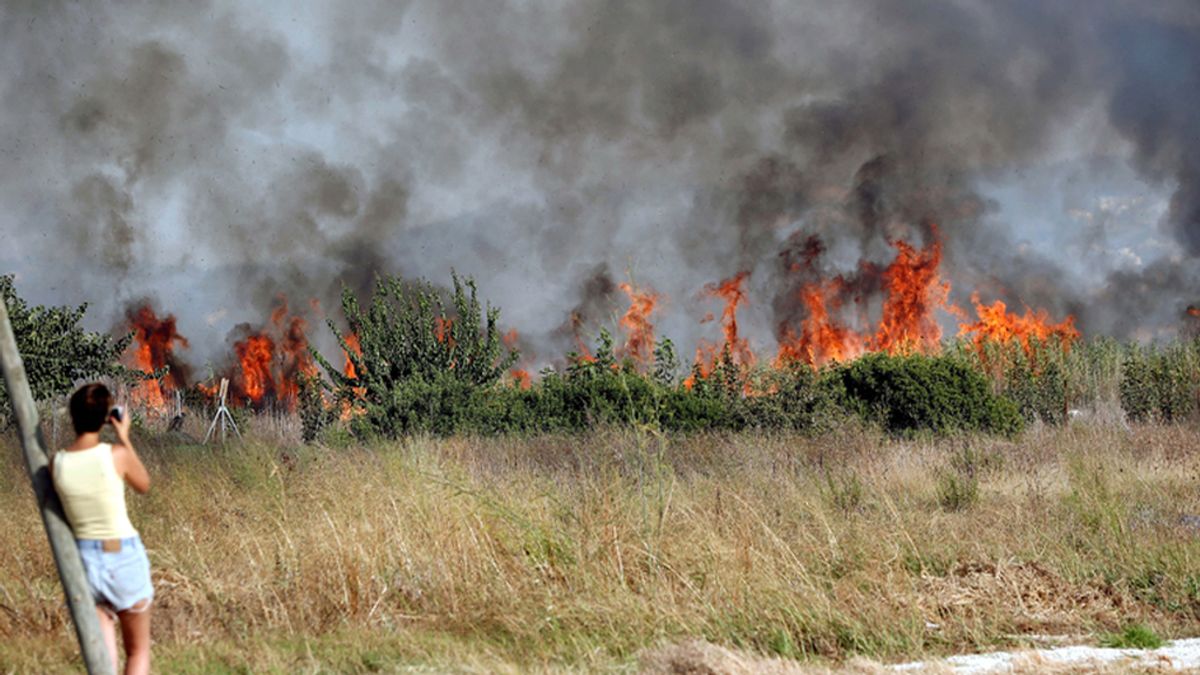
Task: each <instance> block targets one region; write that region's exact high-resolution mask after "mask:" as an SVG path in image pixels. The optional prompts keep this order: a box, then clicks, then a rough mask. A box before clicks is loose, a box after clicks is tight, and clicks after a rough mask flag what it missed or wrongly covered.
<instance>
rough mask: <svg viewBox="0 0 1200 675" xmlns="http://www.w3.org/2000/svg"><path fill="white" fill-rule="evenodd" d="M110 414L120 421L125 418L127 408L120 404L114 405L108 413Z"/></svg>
mask: <svg viewBox="0 0 1200 675" xmlns="http://www.w3.org/2000/svg"><path fill="white" fill-rule="evenodd" d="M108 416H109V417H111V418H112V419H113V420H115V421H117V422H120V421H121V420H122V419H124V418H125V408H123V407H121V406H119V405H116V406H113V409H112V410H111V411H110V412H109V413H108Z"/></svg>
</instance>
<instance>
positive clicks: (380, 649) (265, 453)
mask: <svg viewBox="0 0 1200 675" xmlns="http://www.w3.org/2000/svg"><path fill="white" fill-rule="evenodd" d="M257 435H258V437H259V438H258V440H250V441H248V442H247V443H246V444H245V445H241V446H233V445H231V446H229V447H228V448H225V449H212V448H204V447H198V446H194V445H174V444H171V443H168V442H166V441H165V440H158V441H155V440H153V439H151V440H147V441H146V442H145V443H144V444H143V448H142V452H143V455H144V456H145V458H146V461H147V463H148V465H149V467H150V470H151V473H152V475H153V477H154V480H155V484H154V487H153V490H152V492H151V494H150V495H149V496H147V497H143V498H136V497H132V496H131V497H130V502H131V512H132V517H133V520H134V523H135V525H137V526H138V527H139V529H140V530H141V533H142V536H143V538H144V539H145V541H146V544H147V547H148V549H149V551H150V557H151V561H152V565H153V567H154V574H155V582H156V588H157V593H158V597H157V601H156V605H155V610H154V611H155V616H154V638H155V644H156V647H155V649H156V652H155V658H156V670H158V671H160V672H214V671H216V672H355V671H362V672H366V671H377V670H382V671H395V670H410V669H411V670H424V671H429V670H434V671H440V670H454V671H478V672H505V671H508V672H528V671H538V670H548V671H557V670H637V669H639V668H651V669H653V668H662V664H661V663H659V662H658V661H661V654H662V648H663V646H664V645H674V644H684V643H689V642H690V641H693V640H697V639H699V640H704V641H707V642H708V643H714V644H715V645H719V646H721V647H725V648H730V649H734V650H736V651H737V653H743V654H757V655H759V656H762V657H782V658H784V659H795V660H798V661H799V662H800V663H801V664H802V665H806V666H809V667H813V668H825V667H832V666H837V665H839V664H846V663H854V664H858V665H859V666H860V667H865V666H862V664H863V663H864V662H865V661H864V660H870V661H872V662H878V663H887V662H895V661H902V660H909V659H914V658H921V657H926V656H930V655H941V654H949V653H957V652H964V651H972V650H981V649H989V648H994V647H997V646H1018V645H1028V644H1040V643H1043V642H1051V641H1053V640H1054V639H1056V638H1058V639H1066V640H1073V641H1078V642H1084V643H1089V642H1090V643H1095V642H1096V641H1097V640H1098V639H1099V636H1100V635H1102V634H1105V633H1110V632H1115V631H1119V630H1121V629H1122V628H1123V627H1126V626H1128V625H1130V624H1135V623H1136V624H1143V625H1145V626H1147V627H1149V628H1151V629H1152V630H1154V631H1156V632H1157V633H1158V634H1159V635H1162V636H1164V637H1173V636H1184V635H1197V634H1200V519H1192V518H1189V516H1191V515H1192V514H1200V491H1198V490H1197V487H1198V485H1200V432H1198V431H1197V430H1196V429H1194V428H1185V427H1181V426H1167V427H1135V428H1133V429H1132V430H1127V429H1123V428H1120V427H1106V426H1100V425H1095V426H1089V425H1074V426H1070V427H1065V428H1058V429H1050V428H1042V429H1033V430H1030V431H1028V432H1026V433H1025V434H1024V435H1023V436H1022V437H1021V438H1020V439H1018V440H1016V441H1004V440H999V439H993V438H962V437H960V438H944V439H934V438H925V439H915V440H904V441H900V440H893V439H888V438H884V437H881V436H878V435H876V434H874V433H872V432H868V431H864V430H860V429H850V430H845V431H843V432H839V433H838V434H836V435H832V436H825V437H821V438H804V437H790V436H758V435H748V434H741V435H730V436H712V435H709V436H692V437H686V438H664V437H661V436H658V435H656V434H653V433H649V432H637V431H629V430H614V431H610V432H603V433H598V434H595V435H590V436H587V437H537V438H528V439H520V438H486V439H485V438H479V439H474V438H455V439H449V440H438V439H413V440H410V441H407V442H403V443H395V444H385V445H379V446H374V447H366V448H363V447H356V446H353V445H347V447H340V448H323V447H309V448H304V447H294V445H292V444H288V443H280V442H279V441H277V440H273V439H272V437H271V436H270V435H269V434H257ZM285 446H291V447H287V449H280V448H281V447H285ZM3 448H4V449H3V453H4V454H3V457H4V461H5V462H6V466H5V469H6V470H5V473H4V475H5V476H6V478H5V479H4V480H3V481H2V482H0V510H2V512H3V513H4V514H5V521H6V522H5V525H4V527H3V528H0V672H31V671H37V672H46V671H50V672H54V671H72V670H74V669H76V668H77V667H78V665H77V664H78V660H77V657H76V653H75V647H74V644H73V639H72V633H71V631H70V627H69V625H68V623H67V614H66V611H65V609H64V607H63V601H62V594H61V591H60V589H59V585H58V581H57V576H56V574H55V571H54V567H53V563H52V561H51V557H50V553H49V550H48V546H47V544H46V540H45V536H44V534H43V532H42V528H41V524H40V521H39V520H38V516H37V512H36V509H35V507H34V504H33V498H32V495H31V492H30V490H29V488H28V483H27V481H26V479H25V476H24V472H23V468H22V466H21V464H20V459H19V453H18V450H17V449H16V447H15V444H14V442H13V441H12V439H11V437H8V439H7V440H5V441H4V442H3ZM775 663H778V662H775Z"/></svg>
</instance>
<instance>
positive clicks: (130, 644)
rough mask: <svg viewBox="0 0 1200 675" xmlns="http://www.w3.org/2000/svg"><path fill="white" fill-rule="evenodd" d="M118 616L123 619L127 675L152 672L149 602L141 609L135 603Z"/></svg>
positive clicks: (122, 634)
mask: <svg viewBox="0 0 1200 675" xmlns="http://www.w3.org/2000/svg"><path fill="white" fill-rule="evenodd" d="M117 616H118V617H120V619H121V638H122V639H123V640H124V641H125V675H146V674H147V673H149V672H150V606H149V603H147V604H146V605H143V606H142V608H141V609H139V608H138V606H137V605H134V606H133V607H132V608H130V609H127V610H125V611H124V612H121V613H120V614H118V615H117ZM114 672H115V670H114Z"/></svg>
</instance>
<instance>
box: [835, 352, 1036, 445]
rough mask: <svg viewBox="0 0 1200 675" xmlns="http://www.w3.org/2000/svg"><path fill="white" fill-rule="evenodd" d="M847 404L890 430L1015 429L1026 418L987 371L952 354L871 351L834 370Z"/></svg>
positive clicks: (1010, 431) (1008, 431) (1008, 432)
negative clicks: (991, 383)
mask: <svg viewBox="0 0 1200 675" xmlns="http://www.w3.org/2000/svg"><path fill="white" fill-rule="evenodd" d="M830 376H831V377H833V378H834V379H835V381H836V383H837V386H838V389H839V393H840V395H841V397H842V401H843V404H844V405H845V406H846V408H847V409H848V410H851V411H853V412H855V413H857V414H858V415H860V416H862V417H863V418H864V419H866V420H868V421H872V422H876V423H878V424H879V425H880V426H881V427H883V428H884V429H885V430H887V431H888V432H890V433H896V434H903V433H910V432H914V431H932V432H934V433H950V432H955V431H986V432H991V433H998V434H1004V435H1012V434H1014V433H1016V432H1018V431H1020V429H1021V426H1022V420H1021V416H1020V414H1019V413H1018V412H1017V408H1016V405H1015V404H1013V402H1012V401H1010V400H1008V399H1006V398H1004V397H1002V396H997V395H995V394H993V393H992V390H991V388H990V387H989V385H988V382H987V380H986V379H985V378H984V376H983V375H982V374H981V373H980V372H979V371H978V370H976V369H974V368H972V367H971V366H970V365H969V364H968V363H967V362H966V361H964V360H963V359H961V358H957V357H955V356H953V355H950V356H925V355H921V354H912V355H903V356H894V355H889V354H869V355H867V356H864V357H862V358H860V359H858V360H856V361H853V362H851V363H849V364H845V365H841V366H838V367H836V368H834V369H833V370H832V371H831V372H830Z"/></svg>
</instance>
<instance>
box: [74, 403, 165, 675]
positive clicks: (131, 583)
mask: <svg viewBox="0 0 1200 675" xmlns="http://www.w3.org/2000/svg"><path fill="white" fill-rule="evenodd" d="M71 422H72V423H73V424H74V425H75V434H76V437H75V442H74V443H72V444H71V445H70V446H69V447H67V448H65V449H64V450H62V451H60V452H58V453H56V454H55V455H54V461H53V463H52V465H51V475H52V477H53V480H54V489H55V491H57V492H58V497H59V500H61V501H62V505H63V511H65V512H66V515H67V522H69V523H70V524H71V530H72V531H73V532H74V533H75V541H76V544H77V545H78V546H79V555H80V557H82V558H83V568H84V571H85V572H86V573H87V579H88V585H89V586H91V589H92V595H93V596H94V597H95V599H96V614H97V615H98V616H99V617H100V628H101V629H102V631H103V632H104V642H105V644H107V645H108V654H109V656H110V657H111V658H112V662H113V672H116V670H117V637H116V627H115V626H114V621H119V622H120V623H121V637H122V638H123V640H124V642H125V657H126V658H125V673H126V674H127V675H128V674H132V673H136V674H139V675H140V674H142V673H148V672H150V603H151V601H152V600H153V599H154V587H153V586H152V585H151V583H150V561H149V559H148V558H147V557H146V549H145V547H143V546H142V540H141V538H140V537H138V533H137V530H135V529H134V528H133V524H132V523H130V522H129V515H128V513H127V512H126V510H125V485H129V487H131V488H133V489H134V490H135V491H137V492H139V493H142V494H145V493H146V491H147V490H149V489H150V475H149V474H148V473H146V467H145V466H143V465H142V461H141V460H140V459H139V458H138V456H137V453H136V452H135V451H134V449H133V443H131V442H130V441H129V416H128V415H122V414H121V411H120V409H119V408H116V409H114V408H113V400H112V395H111V394H110V393H109V391H108V388H107V387H105V386H104V385H102V384H88V385H85V386H83V387H80V388H79V390H78V391H76V392H75V393H74V394H73V395H72V396H71ZM109 422H111V423H112V425H113V428H114V429H115V430H116V432H117V439H118V441H119V442H118V443H117V444H115V445H112V444H109V443H102V442H101V441H100V429H101V428H102V427H103V426H104V425H105V424H107V423H109Z"/></svg>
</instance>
